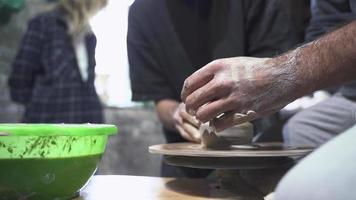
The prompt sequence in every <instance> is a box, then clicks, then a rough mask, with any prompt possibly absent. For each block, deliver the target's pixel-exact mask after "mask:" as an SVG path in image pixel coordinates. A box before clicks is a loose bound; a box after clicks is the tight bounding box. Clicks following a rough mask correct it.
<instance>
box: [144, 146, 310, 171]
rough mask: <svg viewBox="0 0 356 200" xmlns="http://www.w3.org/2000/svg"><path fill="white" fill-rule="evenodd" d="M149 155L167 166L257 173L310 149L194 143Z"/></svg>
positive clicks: (155, 148) (159, 149) (154, 149)
mask: <svg viewBox="0 0 356 200" xmlns="http://www.w3.org/2000/svg"><path fill="white" fill-rule="evenodd" d="M149 151H150V153H153V154H161V155H164V156H165V160H166V162H167V163H168V164H170V165H175V166H185V167H193V168H210V169H249V168H250V169H251V168H253V169H258V168H269V167H274V166H281V165H284V164H290V163H292V162H293V159H291V158H290V157H293V158H300V157H304V156H305V155H307V154H308V153H310V152H312V151H313V148H311V147H305V146H285V145H283V143H254V144H251V145H232V146H230V147H229V148H228V149H222V150H215V149H206V148H203V147H202V146H201V145H200V144H194V143H171V144H160V145H154V146H150V147H149Z"/></svg>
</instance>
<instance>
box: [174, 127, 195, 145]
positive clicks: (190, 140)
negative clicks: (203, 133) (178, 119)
mask: <svg viewBox="0 0 356 200" xmlns="http://www.w3.org/2000/svg"><path fill="white" fill-rule="evenodd" d="M176 129H177V130H178V131H179V133H180V135H181V136H182V137H183V138H184V139H186V140H187V141H189V142H195V139H194V138H193V137H192V136H191V135H190V134H189V133H188V132H187V131H185V130H184V128H183V127H182V126H180V125H176Z"/></svg>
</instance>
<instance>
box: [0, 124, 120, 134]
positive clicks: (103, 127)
mask: <svg viewBox="0 0 356 200" xmlns="http://www.w3.org/2000/svg"><path fill="white" fill-rule="evenodd" d="M117 132H118V128H117V127H116V126H115V125H109V124H0V137H1V136H6V135H7V134H8V135H9V136H93V135H114V134H116V133H117Z"/></svg>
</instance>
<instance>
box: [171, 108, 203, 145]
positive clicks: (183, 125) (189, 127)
mask: <svg viewBox="0 0 356 200" xmlns="http://www.w3.org/2000/svg"><path fill="white" fill-rule="evenodd" d="M173 119H174V122H175V127H176V129H177V130H178V131H179V133H180V134H181V136H182V137H183V138H184V139H186V140H188V141H190V142H197V143H199V142H200V137H201V136H200V132H199V126H200V123H199V122H198V120H196V119H195V117H194V116H192V115H190V114H189V113H187V112H186V109H185V104H183V103H181V104H180V105H179V106H178V107H177V109H176V111H175V112H174V115H173Z"/></svg>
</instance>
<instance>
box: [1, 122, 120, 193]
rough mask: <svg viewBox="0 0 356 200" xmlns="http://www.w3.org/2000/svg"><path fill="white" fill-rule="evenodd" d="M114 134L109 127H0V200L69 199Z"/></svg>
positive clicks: (84, 182)
mask: <svg viewBox="0 0 356 200" xmlns="http://www.w3.org/2000/svg"><path fill="white" fill-rule="evenodd" d="M117 131H118V129H117V128H116V126H114V125H97V124H0V200H14V199H26V200H64V199H71V198H72V197H74V196H75V195H77V193H78V191H79V190H80V189H81V188H82V187H83V186H84V185H85V184H86V182H87V181H88V180H89V178H90V177H91V176H92V175H93V173H94V172H95V170H96V168H97V165H98V162H99V160H100V158H101V155H102V154H103V153H104V151H105V146H106V143H107V139H108V136H109V135H113V134H116V133H117Z"/></svg>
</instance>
